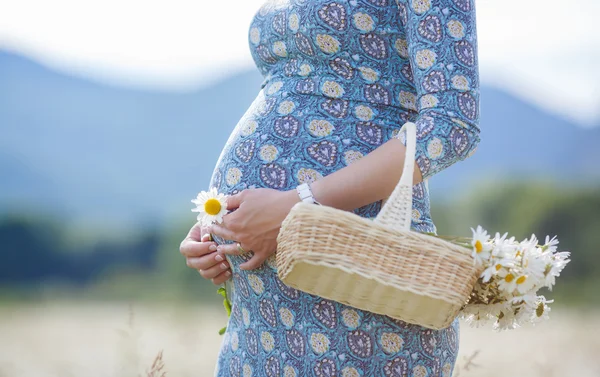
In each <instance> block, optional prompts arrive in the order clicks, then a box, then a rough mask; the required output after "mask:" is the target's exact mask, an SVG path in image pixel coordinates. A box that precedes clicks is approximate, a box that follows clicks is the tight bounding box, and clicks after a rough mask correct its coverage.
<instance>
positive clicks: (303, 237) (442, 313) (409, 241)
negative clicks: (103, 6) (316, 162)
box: [276, 122, 480, 329]
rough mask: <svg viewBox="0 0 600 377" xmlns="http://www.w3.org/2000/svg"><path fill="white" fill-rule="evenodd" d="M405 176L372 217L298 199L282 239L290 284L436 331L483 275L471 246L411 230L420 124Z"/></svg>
mask: <svg viewBox="0 0 600 377" xmlns="http://www.w3.org/2000/svg"><path fill="white" fill-rule="evenodd" d="M403 129H406V131H407V132H406V137H407V153H406V158H405V160H406V161H405V166H404V170H403V174H402V177H401V179H400V181H399V182H398V185H397V186H396V188H395V189H394V191H393V192H392V195H390V197H389V198H388V200H387V201H386V202H385V205H384V206H383V208H382V209H381V211H380V213H379V214H378V216H377V218H376V219H375V220H369V219H366V218H363V217H360V216H358V215H356V214H354V213H352V212H348V211H342V210H338V209H335V208H331V207H327V206H319V205H314V204H307V203H298V204H296V205H295V206H294V207H293V208H292V209H291V211H290V213H289V215H288V216H287V217H286V218H285V220H284V221H283V223H282V227H281V231H280V233H279V236H278V238H277V243H278V246H277V253H276V261H277V267H278V275H279V278H280V279H281V280H282V281H283V282H284V283H285V284H287V285H288V286H290V287H293V288H296V289H299V290H301V291H304V292H307V293H310V294H314V295H317V296H320V297H324V298H327V299H331V300H334V301H338V302H341V303H344V304H346V305H349V306H353V307H356V308H359V309H362V310H367V311H370V312H374V313H378V314H384V315H387V316H390V317H392V318H396V319H400V320H402V321H405V322H409V323H413V324H418V325H421V326H424V327H428V328H432V329H441V328H445V327H448V326H449V325H450V324H451V323H452V321H453V320H454V319H455V318H456V316H457V315H458V313H459V311H460V309H461V307H462V306H463V305H464V304H465V303H466V302H467V301H468V298H469V295H470V293H471V291H472V290H473V286H474V284H475V281H476V279H477V276H478V274H479V272H480V271H479V270H478V269H477V268H475V266H474V265H473V259H472V257H471V256H470V250H468V249H466V248H464V247H462V246H458V245H455V244H452V243H450V242H447V241H444V240H441V239H438V238H435V237H432V236H429V235H424V234H421V233H417V232H413V231H411V230H410V219H411V217H410V214H411V209H412V175H413V167H414V154H415V139H416V136H415V132H416V131H415V125H414V123H412V122H408V123H406V124H405V125H404V127H403Z"/></svg>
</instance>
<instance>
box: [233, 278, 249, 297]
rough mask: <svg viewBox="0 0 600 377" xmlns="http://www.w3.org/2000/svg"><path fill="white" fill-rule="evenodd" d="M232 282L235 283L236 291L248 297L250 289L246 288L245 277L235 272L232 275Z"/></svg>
mask: <svg viewBox="0 0 600 377" xmlns="http://www.w3.org/2000/svg"><path fill="white" fill-rule="evenodd" d="M233 282H234V284H235V290H236V292H240V293H241V294H242V296H244V297H245V298H248V297H250V290H249V288H248V283H247V282H246V278H245V277H243V276H241V275H240V274H238V273H236V274H235V275H234V276H233Z"/></svg>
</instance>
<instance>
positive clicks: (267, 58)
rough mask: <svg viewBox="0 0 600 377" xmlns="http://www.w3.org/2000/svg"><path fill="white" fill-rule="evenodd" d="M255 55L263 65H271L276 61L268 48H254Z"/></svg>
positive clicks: (261, 46) (262, 46)
mask: <svg viewBox="0 0 600 377" xmlns="http://www.w3.org/2000/svg"><path fill="white" fill-rule="evenodd" d="M256 53H257V54H258V57H259V58H261V59H262V61H264V62H265V63H268V64H273V63H275V62H276V61H277V59H275V57H274V56H273V55H271V51H269V48H268V47H266V46H264V45H260V46H256Z"/></svg>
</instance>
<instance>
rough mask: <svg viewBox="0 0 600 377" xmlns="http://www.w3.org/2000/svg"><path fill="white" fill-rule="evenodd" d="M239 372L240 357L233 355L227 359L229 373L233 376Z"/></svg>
mask: <svg viewBox="0 0 600 377" xmlns="http://www.w3.org/2000/svg"><path fill="white" fill-rule="evenodd" d="M240 373H241V368H240V358H239V357H238V356H233V357H232V358H231V360H229V375H231V376H233V377H240Z"/></svg>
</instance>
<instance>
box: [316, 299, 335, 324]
mask: <svg viewBox="0 0 600 377" xmlns="http://www.w3.org/2000/svg"><path fill="white" fill-rule="evenodd" d="M312 312H313V314H314V316H315V318H317V320H318V321H319V322H321V323H322V324H323V325H325V327H328V328H330V329H334V328H335V327H336V325H337V313H336V311H335V306H334V305H333V303H332V302H331V301H327V300H322V301H320V302H318V303H316V304H315V305H314V306H313V309H312Z"/></svg>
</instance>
